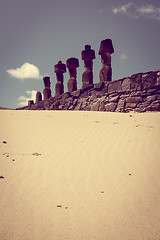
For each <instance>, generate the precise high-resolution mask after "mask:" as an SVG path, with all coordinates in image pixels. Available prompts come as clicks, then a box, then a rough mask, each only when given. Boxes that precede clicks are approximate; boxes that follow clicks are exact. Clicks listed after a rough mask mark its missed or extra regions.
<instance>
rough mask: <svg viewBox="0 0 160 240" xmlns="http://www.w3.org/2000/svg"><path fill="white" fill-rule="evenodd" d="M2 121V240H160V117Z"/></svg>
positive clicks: (10, 116) (96, 115)
mask: <svg viewBox="0 0 160 240" xmlns="http://www.w3.org/2000/svg"><path fill="white" fill-rule="evenodd" d="M0 118H1V124H0V177H1V178H0V240H44V239H47V240H53V239H54V240H65V239H66V240H93V239H94V240H100V239H101V240H115V239H119V240H135V239H136V240H159V239H160V227H159V226H160V147H159V143H160V141H159V136H160V113H144V114H142V113H141V114H138V113H128V114H122V113H107V112H70V111H62V112H60V111H13V110H12V111H10V110H8V111H4V110H3V111H2V110H0ZM3 141H6V142H7V143H3Z"/></svg>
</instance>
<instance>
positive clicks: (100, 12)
mask: <svg viewBox="0 0 160 240" xmlns="http://www.w3.org/2000/svg"><path fill="white" fill-rule="evenodd" d="M105 10H106V9H105V8H102V9H100V10H99V11H98V13H99V14H102V13H104V11H105Z"/></svg>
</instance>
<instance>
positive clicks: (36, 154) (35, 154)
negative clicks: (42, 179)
mask: <svg viewBox="0 0 160 240" xmlns="http://www.w3.org/2000/svg"><path fill="white" fill-rule="evenodd" d="M32 155H33V156H40V155H41V154H40V153H38V152H36V153H33V154H32Z"/></svg>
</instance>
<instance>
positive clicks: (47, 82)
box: [43, 76, 51, 101]
mask: <svg viewBox="0 0 160 240" xmlns="http://www.w3.org/2000/svg"><path fill="white" fill-rule="evenodd" d="M43 82H44V86H45V87H44V89H43V97H44V101H46V100H47V99H48V98H50V97H51V89H50V86H51V82H50V77H48V76H47V77H44V78H43Z"/></svg>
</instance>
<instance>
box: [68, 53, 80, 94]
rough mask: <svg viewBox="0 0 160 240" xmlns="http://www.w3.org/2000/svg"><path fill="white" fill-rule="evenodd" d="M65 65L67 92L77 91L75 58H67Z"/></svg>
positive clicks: (76, 64) (77, 64) (76, 60)
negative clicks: (67, 74) (67, 72)
mask: <svg viewBox="0 0 160 240" xmlns="http://www.w3.org/2000/svg"><path fill="white" fill-rule="evenodd" d="M66 65H67V68H68V71H69V76H70V78H69V80H68V83H67V86H68V92H73V91H76V90H77V80H76V78H77V70H76V69H77V68H78V67H79V61H78V59H77V58H69V59H67V61H66Z"/></svg>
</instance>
